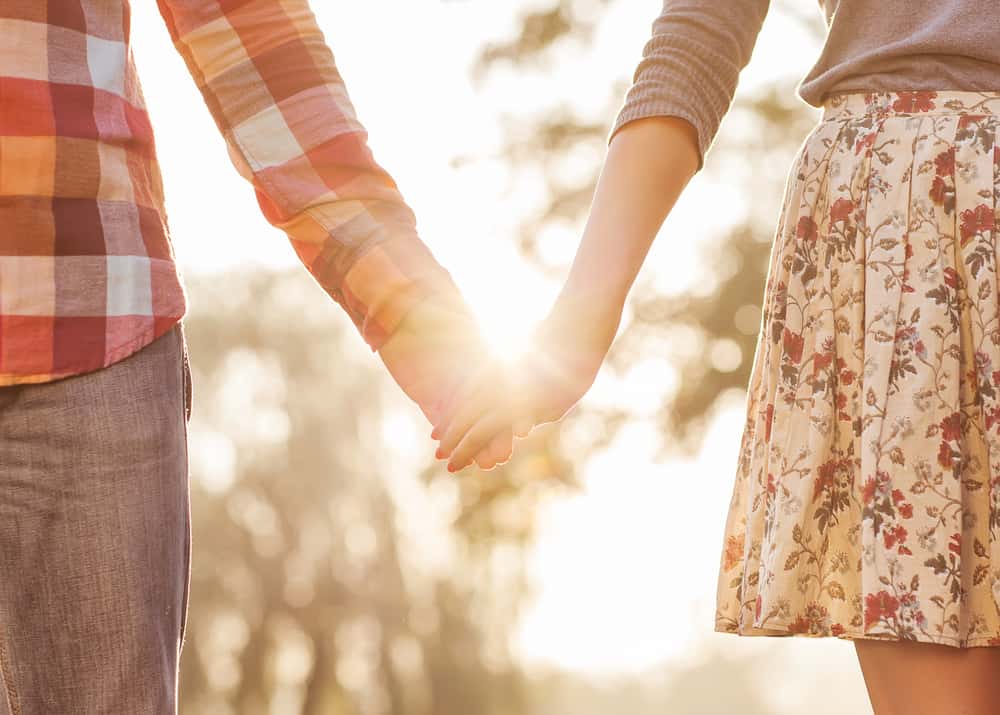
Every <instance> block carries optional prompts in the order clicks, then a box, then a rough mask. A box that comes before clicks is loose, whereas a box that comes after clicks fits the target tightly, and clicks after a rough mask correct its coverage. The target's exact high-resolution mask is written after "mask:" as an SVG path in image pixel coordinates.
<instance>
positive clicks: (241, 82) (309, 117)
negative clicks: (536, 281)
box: [157, 0, 461, 351]
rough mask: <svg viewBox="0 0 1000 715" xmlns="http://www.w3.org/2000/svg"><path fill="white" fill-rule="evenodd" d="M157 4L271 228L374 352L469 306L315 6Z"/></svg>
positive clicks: (205, 1) (287, 2) (227, 1)
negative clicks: (430, 300) (414, 312)
mask: <svg viewBox="0 0 1000 715" xmlns="http://www.w3.org/2000/svg"><path fill="white" fill-rule="evenodd" d="M157 4H158V6H159V9H160V13H161V15H162V16H163V19H164V20H165V21H166V24H167V27H168V29H169V31H170V36H171V39H172V40H173V43H174V46H175V47H176V48H177V50H178V52H180V54H181V56H182V57H183V58H184V61H185V63H186V64H187V67H188V70H189V71H190V73H191V75H192V77H193V78H194V80H195V82H196V83H197V85H198V89H199V90H200V91H201V93H202V96H203V97H204V100H205V103H206V105H207V106H208V109H209V111H210V112H211V114H212V117H213V118H214V119H215V122H216V125H217V126H218V128H219V131H220V132H221V133H222V136H223V137H224V138H225V141H226V145H227V146H228V149H229V155H230V158H231V159H232V161H233V164H234V165H235V166H236V168H237V170H238V171H239V173H240V174H241V175H242V176H243V177H244V178H246V179H247V180H248V181H250V182H251V183H252V184H253V187H254V189H255V191H256V196H257V201H258V203H259V205H260V208H261V210H262V212H263V214H264V216H265V217H266V219H267V220H268V222H270V223H271V224H272V225H274V226H276V227H278V228H281V229H283V230H284V231H285V232H286V233H287V235H288V237H289V239H290V241H291V243H292V246H293V247H294V249H295V251H296V253H297V254H298V256H299V258H300V259H301V260H302V262H303V264H304V265H305V266H306V267H307V269H308V270H309V272H310V273H311V274H312V275H313V276H314V278H315V279H316V280H317V281H318V282H319V284H320V285H321V286H322V287H323V289H324V290H325V291H326V292H327V293H328V294H329V295H330V296H331V297H332V298H333V299H334V300H336V301H337V302H338V303H339V304H340V305H341V306H342V307H343V308H344V309H345V310H346V311H347V313H348V314H349V315H350V317H351V319H352V321H353V322H354V324H355V325H356V327H357V329H358V330H359V331H360V333H361V335H362V336H363V338H364V339H365V341H366V342H367V343H368V345H369V346H370V347H371V349H372V350H373V351H374V350H378V349H379V348H380V347H381V346H382V345H383V344H384V343H385V341H386V340H387V339H388V338H389V336H390V335H391V334H392V333H393V332H394V331H395V329H396V328H397V326H398V325H399V324H400V323H401V321H402V319H403V318H404V317H405V316H406V315H407V314H408V313H409V312H410V311H411V309H412V308H413V307H414V306H415V305H416V304H417V303H419V302H420V301H421V300H422V299H424V298H426V297H427V296H428V295H430V294H438V295H442V294H447V295H448V296H449V299H451V297H453V296H458V290H457V287H456V286H455V285H454V282H453V281H452V279H451V276H450V274H449V273H448V272H447V271H446V270H445V269H444V268H443V267H442V266H441V265H440V264H439V263H438V262H437V261H436V260H435V259H434V256H433V255H432V254H431V252H430V250H429V249H428V248H427V246H426V245H425V244H424V243H423V242H422V241H421V240H420V239H419V237H418V236H417V231H416V220H415V217H414V215H413V212H412V211H411V210H410V208H409V207H408V206H407V205H406V203H405V202H404V200H403V197H402V196H401V194H400V192H399V190H398V189H397V187H396V184H395V182H394V181H393V180H392V178H391V177H390V176H389V174H388V173H387V172H386V171H385V170H384V169H382V167H380V166H379V165H378V164H377V163H376V162H375V160H374V157H373V156H372V153H371V151H370V149H369V148H368V145H367V134H366V132H365V129H364V127H363V126H362V125H361V124H360V122H359V121H358V119H357V117H356V116H355V112H354V107H353V106H352V104H351V101H350V98H349V97H348V94H347V89H346V87H345V86H344V82H343V80H342V79H341V77H340V74H339V72H338V71H337V67H336V65H335V63H334V58H333V53H332V52H331V50H330V49H329V47H328V46H327V45H326V43H325V41H324V37H323V34H322V32H321V31H320V29H319V27H318V26H317V24H316V20H315V17H314V16H313V14H312V11H311V10H310V8H309V4H308V2H307V0H247V1H244V2H233V1H232V0H157ZM457 300H458V301H459V303H460V302H461V301H460V299H457Z"/></svg>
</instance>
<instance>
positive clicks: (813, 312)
mask: <svg viewBox="0 0 1000 715" xmlns="http://www.w3.org/2000/svg"><path fill="white" fill-rule="evenodd" d="M821 6H822V7H823V9H824V11H825V15H826V21H827V29H828V35H827V38H826V42H825V44H824V47H823V50H822V53H821V54H820V57H819V59H818V61H817V62H816V64H815V65H814V66H813V68H812V69H811V70H810V71H809V73H808V74H807V75H806V77H805V78H804V79H803V80H802V82H801V83H800V85H799V87H798V90H797V93H798V95H799V96H800V97H801V98H802V99H803V100H804V101H806V102H807V103H809V104H811V105H813V106H816V107H819V108H821V110H822V111H821V116H820V118H819V121H818V123H817V124H816V126H815V127H814V128H813V129H812V130H811V132H810V133H809V134H808V136H807V137H806V138H805V141H804V142H803V143H802V145H801V146H800V148H799V150H798V152H797V154H796V156H795V158H794V161H793V163H792V166H791V168H790V171H789V174H788V178H787V182H786V185H785V190H784V196H783V205H782V210H781V213H780V215H779V220H778V224H777V228H776V231H775V238H774V243H773V246H772V251H771V261H770V267H769V269H768V274H767V282H766V285H765V288H764V306H763V311H762V313H763V315H762V320H761V324H760V333H759V337H758V343H757V351H756V354H755V357H754V362H753V367H752V369H751V376H750V381H749V390H748V399H747V414H746V424H745V428H744V432H743V438H742V442H741V450H740V456H739V462H738V468H737V474H736V479H735V484H734V487H733V496H732V500H731V502H730V506H729V514H728V520H727V523H726V530H725V534H724V544H723V549H722V554H721V558H720V569H719V580H718V598H717V611H716V619H715V630H716V631H717V632H721V633H732V634H738V635H745V636H796V635H798V636H808V637H838V638H842V639H849V640H853V642H854V645H855V648H856V652H857V655H858V658H859V662H860V665H861V669H862V672H863V675H864V678H865V683H866V686H867V689H868V693H869V695H870V698H871V701H872V705H873V708H874V710H875V712H876V714H877V715H883V714H884V713H898V712H905V713H908V714H910V713H944V712H948V713H952V712H963V713H987V712H989V713H996V712H1000V679H997V678H996V673H998V672H1000V648H998V647H997V646H1000V455H998V454H997V453H996V452H995V451H994V452H992V454H991V451H992V450H991V448H992V447H993V446H994V445H995V443H996V442H997V440H998V437H997V435H998V433H1000V326H998V324H997V321H998V317H1000V316H998V305H1000V280H998V275H997V243H996V238H995V236H996V230H997V222H996V211H997V203H996V201H997V197H998V196H1000V143H998V142H997V141H996V139H997V137H996V134H997V131H998V129H1000V30H998V24H997V22H996V16H997V7H996V4H995V0H882V1H881V2H878V3H873V2H869V1H868V0H839V2H838V1H837V0H821ZM767 9H768V0H732V1H731V2H727V3H719V2H715V1H714V0H666V1H665V2H664V5H663V11H662V13H661V15H660V17H659V19H658V20H657V21H656V23H655V24H654V31H653V36H652V39H651V40H650V41H649V43H648V44H647V45H646V48H645V51H644V56H643V60H642V62H641V63H640V65H639V67H638V69H637V71H636V74H635V81H634V84H633V86H632V88H631V90H630V92H629V94H628V97H627V100H626V102H625V106H624V108H623V109H622V111H621V114H620V116H619V117H618V121H617V123H616V125H615V128H614V131H613V132H612V140H611V142H610V147H609V151H608V156H607V159H606V163H605V165H604V168H603V171H602V173H601V177H600V180H599V182H598V186H597V190H596V194H595V197H594V202H593V206H592V210H591V214H590V217H589V220H588V223H587V226H586V229H585V232H584V236H583V240H582V242H581V245H580V247H579V250H578V253H577V256H576V259H575V261H574V263H573V266H572V269H571V271H570V274H569V277H568V280H567V282H566V286H565V287H564V289H563V290H562V292H561V294H560V296H559V298H558V299H557V301H556V304H555V306H554V308H553V309H552V311H551V313H550V314H549V316H548V318H547V320H546V321H544V323H543V324H542V326H541V328H540V329H539V330H538V334H537V338H538V343H539V350H538V352H537V354H535V355H533V356H531V357H530V358H529V359H526V360H525V361H524V363H523V364H521V365H520V366H519V368H518V372H516V373H513V374H508V375H506V376H505V377H506V380H500V379H498V378H497V375H495V374H484V375H483V376H482V377H481V378H479V379H477V380H473V381H472V382H470V383H469V384H467V385H466V386H465V387H464V388H463V389H462V390H461V391H460V392H459V393H457V394H456V396H455V397H453V398H452V400H451V401H450V403H449V405H448V406H447V407H446V409H445V410H444V412H443V417H442V419H441V420H439V421H438V422H437V423H436V428H435V430H434V433H433V435H432V436H434V437H435V438H439V439H440V440H441V446H440V449H439V455H440V456H441V457H442V458H448V459H449V469H453V470H454V469H460V468H462V467H464V466H466V465H467V464H468V463H469V462H470V460H471V459H472V458H473V457H474V456H475V457H476V458H477V460H479V464H480V465H482V464H483V454H484V453H485V454H486V455H487V457H488V454H489V450H490V447H489V440H490V438H491V437H492V436H493V435H495V434H497V433H498V432H500V431H501V430H503V429H509V428H510V426H511V425H512V424H513V425H516V426H517V428H518V433H519V434H523V433H524V432H525V431H526V430H527V429H528V428H530V426H531V425H532V424H537V423H539V422H544V421H551V420H556V419H559V418H560V417H562V415H564V414H565V412H566V411H567V410H568V409H569V408H570V407H571V406H572V405H573V404H574V403H575V402H576V401H577V400H578V399H579V398H580V397H581V396H582V395H583V393H584V392H585V391H586V390H587V389H588V388H589V386H590V385H591V383H592V382H593V379H594V376H595V375H596V373H597V370H598V368H599V367H600V364H601V362H602V360H603V359H604V356H605V354H606V353H607V350H608V348H609V346H610V344H611V341H612V339H613V338H614V335H615V333H616V331H617V329H618V326H619V321H620V318H621V312H622V308H623V306H624V302H625V298H626V296H627V294H628V291H629V289H630V288H631V285H632V283H633V281H634V279H635V276H636V273H637V272H638V270H639V268H640V267H641V265H642V262H643V260H644V259H645V256H646V254H647V252H648V249H649V246H650V243H651V242H652V240H653V237H654V236H655V234H656V232H657V230H658V229H659V227H660V225H661V223H662V221H663V219H664V218H665V216H666V214H667V213H668V212H669V211H670V209H671V208H672V206H673V204H674V202H675V201H676V199H677V197H678V196H679V194H680V192H681V191H682V190H683V188H684V187H685V186H686V185H687V183H688V181H689V180H690V178H691V177H692V176H693V175H694V174H695V173H696V172H697V171H699V170H701V168H702V167H703V163H704V156H705V153H706V151H707V150H708V148H709V146H710V145H711V142H712V140H713V138H714V136H715V133H716V131H717V129H718V126H719V123H720V121H721V119H722V117H723V116H724V114H725V113H726V112H727V111H728V108H729V106H730V104H731V101H732V98H733V95H734V93H735V89H736V85H737V79H738V76H739V73H740V71H741V70H742V69H743V67H744V66H745V65H746V64H747V63H748V62H749V60H750V55H751V52H752V50H753V46H754V44H755V41H756V37H757V35H758V33H759V30H760V27H761V24H762V23H763V20H764V17H765V15H766V12H767ZM515 379H516V380H518V381H519V382H520V386H519V387H518V388H517V389H515V386H512V385H511V380H515ZM991 457H992V459H991ZM501 458H502V457H501ZM486 461H487V463H488V462H489V460H488V459H487V460H486ZM494 461H496V460H494ZM952 686H954V687H952Z"/></svg>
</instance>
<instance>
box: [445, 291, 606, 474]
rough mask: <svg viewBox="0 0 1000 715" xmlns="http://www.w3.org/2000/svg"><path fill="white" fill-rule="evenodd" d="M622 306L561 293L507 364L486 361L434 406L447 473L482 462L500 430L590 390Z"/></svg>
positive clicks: (559, 410)
mask: <svg viewBox="0 0 1000 715" xmlns="http://www.w3.org/2000/svg"><path fill="white" fill-rule="evenodd" d="M620 321H621V309H620V307H617V308H616V307H615V306H614V305H613V304H605V303H602V301H601V299H600V296H597V297H595V296H587V295H573V294H564V295H563V296H562V297H561V298H560V300H559V301H558V302H557V304H556V306H555V307H554V308H553V310H552V312H551V313H550V314H549V317H548V318H547V319H546V320H545V321H544V322H543V323H542V324H541V325H540V326H539V327H538V329H536V330H535V338H534V340H533V349H532V350H530V351H529V352H526V353H525V354H524V356H523V357H522V358H521V359H520V360H519V361H517V362H516V363H514V364H513V365H504V364H503V363H501V362H499V361H496V360H494V361H491V362H490V363H488V364H487V365H486V366H485V369H483V370H480V371H477V372H476V373H475V374H473V375H471V376H470V378H469V379H467V380H466V381H464V382H463V383H462V384H461V385H459V386H458V388H457V389H456V390H454V391H452V392H451V397H450V399H449V400H448V401H447V403H446V404H444V405H442V406H440V409H436V410H435V413H436V414H439V415H440V418H439V420H438V421H437V422H435V423H434V424H435V429H434V432H433V433H432V436H433V437H436V438H438V439H440V441H441V446H440V448H439V450H438V456H439V458H445V457H450V459H449V464H448V469H449V471H458V470H460V469H463V468H464V467H466V466H467V465H468V464H469V463H470V462H471V461H472V460H473V459H475V461H476V462H477V463H479V462H480V460H481V459H486V458H487V455H488V454H490V453H491V452H492V450H493V449H494V442H495V441H496V440H497V437H498V436H499V435H503V436H504V437H505V438H506V436H507V435H509V434H511V433H514V434H517V436H524V435H526V434H527V433H528V431H530V429H531V428H532V427H533V426H534V425H537V424H541V423H544V422H555V421H558V420H560V419H562V417H563V416H564V415H565V414H566V413H567V412H569V410H570V409H571V408H572V407H573V406H574V405H575V404H576V403H577V402H578V401H579V400H580V398H581V397H583V395H584V394H585V393H586V392H587V390H589V389H590V386H591V385H592V384H593V383H594V379H595V378H596V376H597V372H598V370H599V369H600V367H601V364H602V363H603V362H604V358H605V356H606V355H607V352H608V349H609V348H610V346H611V343H612V341H613V340H614V337H615V334H616V333H617V331H618V325H619V323H620Z"/></svg>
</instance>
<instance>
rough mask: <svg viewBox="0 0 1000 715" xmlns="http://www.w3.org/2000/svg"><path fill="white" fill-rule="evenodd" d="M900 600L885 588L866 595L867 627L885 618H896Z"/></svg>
mask: <svg viewBox="0 0 1000 715" xmlns="http://www.w3.org/2000/svg"><path fill="white" fill-rule="evenodd" d="M898 608H899V600H898V599H897V598H896V597H895V596H893V595H892V594H891V593H889V592H888V591H886V590H885V589H883V590H881V591H879V592H878V593H869V594H868V595H867V596H865V628H867V627H868V626H870V625H872V624H873V623H878V622H879V621H881V620H882V619H883V618H886V619H888V618H895V616H896V609H898Z"/></svg>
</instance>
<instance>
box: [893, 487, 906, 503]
mask: <svg viewBox="0 0 1000 715" xmlns="http://www.w3.org/2000/svg"><path fill="white" fill-rule="evenodd" d="M905 498H906V497H904V496H903V492H901V491H900V490H899V489H893V490H892V503H893V504H899V502H901V501H903V500H904V499H905Z"/></svg>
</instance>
